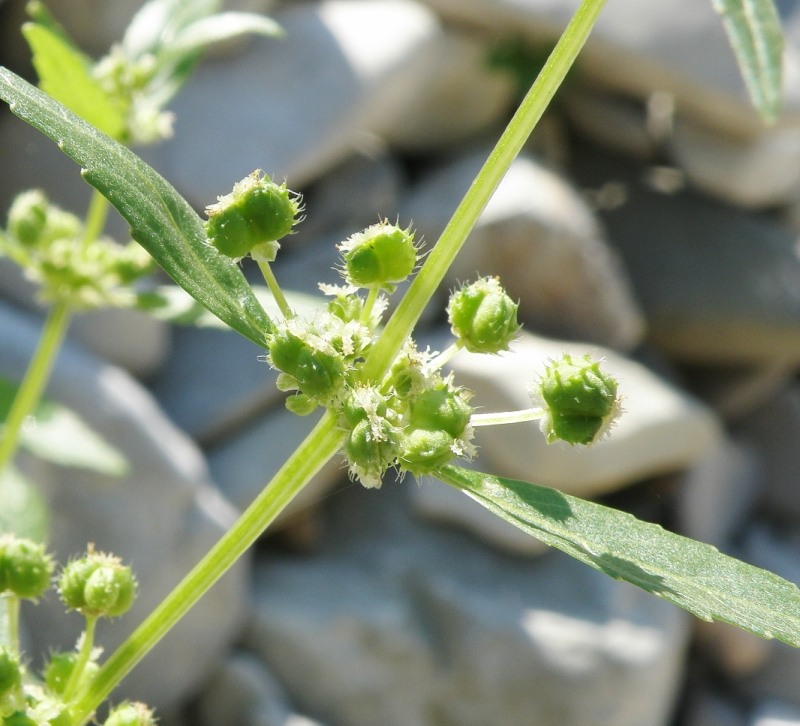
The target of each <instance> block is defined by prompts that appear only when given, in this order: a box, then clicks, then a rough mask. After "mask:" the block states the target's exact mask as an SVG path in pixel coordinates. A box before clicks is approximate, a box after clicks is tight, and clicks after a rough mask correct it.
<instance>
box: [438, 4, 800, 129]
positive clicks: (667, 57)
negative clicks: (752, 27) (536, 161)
mask: <svg viewBox="0 0 800 726" xmlns="http://www.w3.org/2000/svg"><path fill="white" fill-rule="evenodd" d="M424 1H425V3H426V4H427V5H429V6H430V7H432V8H434V9H435V10H437V11H438V12H440V13H441V14H442V16H443V17H445V18H446V19H450V20H458V21H466V22H469V23H470V24H472V25H478V26H483V27H486V28H491V29H492V30H494V31H496V32H505V33H508V34H510V35H513V36H519V35H520V34H524V35H525V36H526V37H529V38H530V39H532V40H540V41H542V42H544V41H548V42H552V40H553V39H554V38H555V37H557V36H558V34H560V33H561V31H562V30H563V29H564V27H565V26H566V24H567V22H568V21H569V19H570V16H571V15H572V13H573V12H574V11H575V6H574V5H572V4H570V3H566V2H563V1H562V0H527V1H526V2H518V1H517V0H424ZM780 10H781V14H782V19H783V24H784V32H785V33H786V35H787V48H786V57H785V64H784V68H785V72H786V75H787V77H786V79H785V85H784V88H785V93H784V95H785V103H786V106H787V109H786V114H785V116H784V120H785V122H786V123H787V124H790V123H796V121H797V111H798V109H800V85H798V84H797V83H796V81H795V78H796V77H797V74H798V73H800V65H798V63H797V57H798V54H799V53H800V42H799V41H798V29H799V28H798V26H800V13H798V10H797V7H796V5H794V4H793V3H782V4H781V6H780ZM580 68H581V75H582V76H583V78H584V79H586V80H587V81H590V82H592V83H594V84H597V85H598V86H601V87H606V88H610V89H612V90H614V91H617V92H624V93H628V94H631V95H635V96H638V97H640V98H647V97H648V96H649V95H650V94H651V93H652V92H653V91H654V90H656V91H663V92H667V93H669V94H671V95H673V96H674V98H675V104H676V107H678V108H680V109H681V110H682V111H683V112H685V113H687V114H690V115H691V117H692V118H695V119H697V120H702V121H703V122H705V123H706V124H707V125H711V126H712V127H717V128H720V129H728V130H730V131H731V132H738V133H740V134H748V133H749V134H753V133H760V132H761V131H762V130H763V125H762V122H761V121H760V119H759V118H758V116H757V114H756V113H755V111H754V110H753V109H752V106H751V104H750V101H749V98H748V96H747V92H746V90H745V86H744V82H743V81H742V78H741V74H740V73H739V69H738V67H737V65H736V61H735V58H734V56H733V53H732V51H731V50H730V47H729V45H728V41H727V38H726V36H725V33H724V30H723V28H722V23H721V22H720V20H719V17H718V15H717V14H716V13H715V12H714V9H713V7H712V6H711V5H710V4H708V3H706V4H704V3H697V2H694V0H682V1H679V2H677V3H671V4H670V5H669V6H667V5H665V4H664V3H661V2H659V1H658V0H618V1H617V2H614V3H611V4H609V5H608V6H607V7H605V8H604V9H603V12H602V13H601V15H600V17H599V20H598V23H597V26H596V28H595V30H594V32H593V34H592V36H591V37H590V39H589V42H588V43H587V45H586V47H585V48H584V50H583V52H582V54H581V60H580Z"/></svg>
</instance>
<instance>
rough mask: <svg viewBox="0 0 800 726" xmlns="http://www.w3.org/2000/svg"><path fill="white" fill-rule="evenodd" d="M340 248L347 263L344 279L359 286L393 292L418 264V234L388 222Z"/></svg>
mask: <svg viewBox="0 0 800 726" xmlns="http://www.w3.org/2000/svg"><path fill="white" fill-rule="evenodd" d="M339 249H340V251H341V253H342V258H343V260H344V277H345V279H346V280H347V282H348V283H349V284H351V285H355V286H356V287H364V288H379V289H384V290H388V291H393V290H394V288H395V285H396V284H397V283H399V282H403V280H405V279H406V278H407V277H408V276H409V275H410V274H411V273H412V272H413V270H414V266H415V265H416V264H417V248H416V246H415V245H414V235H413V234H412V233H411V232H409V230H407V229H400V227H398V226H396V225H394V224H389V223H388V222H385V221H384V222H380V223H379V224H373V225H372V226H371V227H367V229H365V230H364V231H363V232H357V233H356V234H354V235H353V236H352V237H350V238H349V239H347V240H346V241H345V242H343V243H342V244H341V245H340V246H339Z"/></svg>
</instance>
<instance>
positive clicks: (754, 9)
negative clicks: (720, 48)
mask: <svg viewBox="0 0 800 726" xmlns="http://www.w3.org/2000/svg"><path fill="white" fill-rule="evenodd" d="M711 4H712V5H713V6H714V9H715V10H716V11H717V12H718V13H719V14H720V15H721V16H722V23H723V25H724V26H725V32H726V33H727V34H728V40H729V41H730V44H731V46H732V47H733V51H734V53H735V54H736V59H737V61H738V63H739V68H740V69H741V72H742V77H743V78H744V82H745V85H746V86H747V90H748V92H749V94H750V98H751V99H752V101H753V105H754V106H755V107H756V108H757V109H758V111H759V112H760V113H761V115H762V116H763V117H764V118H765V120H767V121H770V122H771V121H774V120H775V119H776V118H777V117H778V114H779V113H780V110H781V84H782V76H783V73H782V70H783V69H782V56H783V33H782V32H781V21H780V16H779V15H778V12H777V10H776V9H775V5H774V4H773V2H772V0H711Z"/></svg>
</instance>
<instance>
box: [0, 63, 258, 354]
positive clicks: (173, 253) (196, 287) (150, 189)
mask: <svg viewBox="0 0 800 726" xmlns="http://www.w3.org/2000/svg"><path fill="white" fill-rule="evenodd" d="M0 98H2V99H3V100H4V101H6V102H7V103H8V104H9V105H10V107H11V110H12V111H13V112H14V113H15V114H16V115H17V116H19V117H20V118H21V119H23V120H24V121H26V122H27V123H29V124H30V125H31V126H33V127H34V128H37V129H38V130H39V131H41V132H42V133H43V134H44V135H45V136H47V137H48V138H50V139H52V140H53V141H55V142H56V143H57V144H58V146H59V148H60V149H61V150H62V151H63V152H64V153H65V154H66V155H67V156H69V157H70V158H71V159H73V161H75V162H77V163H78V164H80V165H81V166H82V167H83V170H82V172H81V173H82V174H83V176H84V178H85V179H86V181H87V182H88V183H89V184H91V185H92V186H93V187H95V188H96V189H97V190H98V191H100V193H101V194H103V196H105V197H106V198H107V199H108V200H109V201H110V202H111V204H112V205H113V206H114V207H116V209H117V210H118V211H119V213H120V214H121V215H122V216H123V217H124V218H125V219H126V220H127V221H128V223H129V224H130V226H131V235H132V236H133V238H134V239H135V240H136V241H137V242H138V243H139V244H141V245H142V247H144V248H145V249H146V250H147V251H148V252H149V253H150V254H151V255H152V256H153V257H154V258H155V260H156V262H158V264H159V265H161V267H162V268H164V270H165V271H166V272H167V274H169V275H170V277H172V279H173V280H175V282H177V283H178V284H179V285H180V286H181V287H182V288H183V289H184V290H186V291H187V292H188V293H189V294H190V295H191V296H192V297H193V298H194V299H195V300H197V301H198V302H199V303H201V304H202V305H203V306H205V307H206V308H208V309H209V310H210V311H211V312H212V313H214V314H215V315H216V316H217V317H219V318H220V320H222V321H223V322H225V323H227V324H228V325H229V326H230V327H232V328H233V329H234V330H236V331H238V332H239V333H241V334H242V335H244V336H245V337H246V338H249V339H250V340H252V341H253V342H254V343H256V344H257V345H259V346H262V347H263V346H264V345H265V340H264V339H265V334H266V332H267V331H268V330H269V327H270V320H269V317H268V316H267V314H266V313H265V312H264V309H263V308H262V307H261V305H259V303H258V300H257V299H256V297H255V296H254V295H253V292H252V291H251V289H250V286H249V285H248V283H247V280H246V279H245V277H244V275H243V274H242V272H241V270H240V269H239V268H238V267H237V265H236V264H235V263H233V262H232V261H231V260H229V259H228V258H225V257H223V256H221V255H219V254H218V253H217V252H216V250H215V249H214V248H213V247H212V246H211V245H209V244H208V242H207V239H206V233H205V228H204V226H203V220H202V219H200V217H199V216H198V215H197V213H196V212H195V211H194V210H193V209H192V208H191V206H190V205H189V203H188V202H187V201H186V200H185V199H184V198H183V197H182V196H181V195H180V194H178V192H177V191H176V190H175V189H174V188H173V187H172V186H171V185H170V184H169V183H168V182H167V181H166V180H164V179H163V178H162V177H161V176H160V175H159V174H158V173H157V172H156V171H155V170H154V169H152V168H151V167H149V166H148V165H147V164H145V163H144V161H142V160H141V159H140V158H139V157H138V156H136V154H134V153H133V152H131V151H130V150H129V149H127V148H125V147H124V146H122V145H121V144H118V143H117V142H116V141H114V140H113V139H111V138H109V137H108V136H106V135H105V134H103V133H101V132H99V131H98V130H97V129H95V128H94V127H92V126H90V125H89V124H87V123H86V122H85V121H82V120H81V119H80V118H78V117H77V116H75V115H74V114H73V113H72V112H70V111H69V110H68V109H66V108H65V107H64V106H62V105H61V104H59V103H58V102H57V101H55V100H53V99H52V98H50V97H49V96H47V95H46V94H45V93H43V92H42V91H40V90H39V89H37V88H35V87H34V86H31V85H30V84H29V83H27V82H26V81H24V80H23V79H22V78H20V77H19V76H17V75H16V74H14V73H12V72H11V71H9V70H8V69H7V68H2V67H0Z"/></svg>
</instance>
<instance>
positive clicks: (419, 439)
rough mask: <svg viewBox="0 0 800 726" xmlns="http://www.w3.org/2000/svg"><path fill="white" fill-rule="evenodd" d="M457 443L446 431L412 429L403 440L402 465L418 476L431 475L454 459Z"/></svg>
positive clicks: (400, 457)
mask: <svg viewBox="0 0 800 726" xmlns="http://www.w3.org/2000/svg"><path fill="white" fill-rule="evenodd" d="M455 443H456V442H455V437H453V436H451V435H450V434H448V433H447V432H446V431H436V430H434V431H431V430H428V429H412V430H410V431H408V432H407V433H406V436H405V438H404V440H403V447H402V451H401V453H400V456H399V457H398V458H399V460H400V465H401V467H402V468H403V469H404V470H405V471H409V472H411V473H412V474H414V475H416V476H420V475H422V474H430V473H431V472H433V471H435V470H436V469H438V468H439V467H440V466H444V465H445V464H448V463H449V462H450V461H451V460H452V459H453V457H454V456H455V452H454V446H455Z"/></svg>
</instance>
